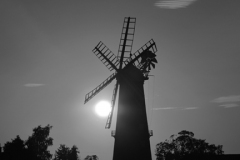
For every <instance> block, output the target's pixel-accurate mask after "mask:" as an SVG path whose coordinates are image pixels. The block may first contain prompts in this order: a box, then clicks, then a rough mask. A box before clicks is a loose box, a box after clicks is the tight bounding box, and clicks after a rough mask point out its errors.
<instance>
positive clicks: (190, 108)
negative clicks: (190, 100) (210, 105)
mask: <svg viewBox="0 0 240 160" xmlns="http://www.w3.org/2000/svg"><path fill="white" fill-rule="evenodd" d="M183 109H184V110H192V109H198V107H187V108H183Z"/></svg>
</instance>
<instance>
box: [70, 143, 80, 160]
mask: <svg viewBox="0 0 240 160" xmlns="http://www.w3.org/2000/svg"><path fill="white" fill-rule="evenodd" d="M78 153H80V152H79V150H78V148H77V146H75V145H73V146H72V148H71V150H70V154H69V160H79V157H78Z"/></svg>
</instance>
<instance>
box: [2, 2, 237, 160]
mask: <svg viewBox="0 0 240 160" xmlns="http://www.w3.org/2000/svg"><path fill="white" fill-rule="evenodd" d="M239 6H240V1H239V0H188V1H186V0H185V1H183V0H182V1H180V0H175V1H171V2H170V1H167V0H165V1H156V0H145V1H143V0H141V1H139V0H131V1H129V0H1V1H0V35H1V36H0V90H1V92H0V128H1V129H0V143H1V145H4V144H5V143H6V142H7V141H10V140H11V139H13V138H15V137H16V135H20V137H21V138H22V139H23V140H26V139H27V138H28V136H30V135H31V134H32V129H33V128H34V127H37V126H38V125H42V126H46V125H47V124H50V125H52V126H53V129H52V130H51V134H50V136H51V137H52V138H53V139H54V141H53V142H54V145H53V146H52V147H51V148H50V150H51V153H54V151H55V150H56V149H57V148H58V147H59V145H60V144H66V145H67V146H69V147H71V146H72V145H77V146H78V148H79V150H80V152H81V153H80V155H81V158H82V159H83V158H85V157H86V156H87V155H92V154H95V155H97V156H99V158H100V160H110V159H112V154H113V145H114V138H112V137H111V130H114V129H115V122H116V119H115V118H116V116H115V115H114V116H115V117H114V121H113V126H112V127H111V129H110V130H106V129H105V128H104V127H105V123H106V118H101V117H99V116H97V115H96V114H95V112H94V106H95V104H96V103H97V102H98V101H100V100H108V101H110V100H111V96H112V90H113V85H114V83H112V84H111V85H109V86H108V87H106V88H105V89H104V90H103V91H102V92H101V93H99V94H98V95H97V96H95V97H94V98H93V99H92V100H91V101H90V102H88V103H87V104H85V105H84V104H83V101H84V97H85V94H86V93H88V92H89V91H90V90H91V89H93V88H95V87H96V86H97V85H98V84H100V83H101V82H102V81H103V80H105V79H106V78H107V77H108V76H109V75H110V74H111V73H110V72H109V70H108V69H107V68H106V67H105V66H104V65H103V64H102V63H101V61H100V60H99V59H98V58H97V57H96V56H95V55H94V54H93V53H92V49H93V48H94V47H95V46H96V45H97V43H98V42H99V41H103V42H104V44H106V45H107V46H108V47H109V48H110V49H111V50H112V51H113V52H114V53H117V49H118V45H119V41H120V33H121V29H122V24H123V20H124V17H128V16H131V17H136V18H137V23H136V32H135V40H134V44H133V52H134V51H136V50H137V49H139V48H140V47H141V46H142V45H143V44H145V43H146V42H147V41H148V40H150V39H151V38H153V39H154V40H155V42H156V44H157V47H158V52H157V59H158V62H159V63H158V64H157V65H156V69H155V70H153V71H152V72H151V75H154V76H151V77H150V79H149V80H148V81H146V82H145V95H146V103H147V115H148V121H149V129H152V130H153V134H154V136H153V137H151V149H152V154H153V159H155V156H154V150H155V146H156V144H157V143H159V142H161V141H164V140H165V139H168V138H169V136H170V135H172V134H177V133H178V132H179V131H181V130H189V131H192V132H193V133H195V137H196V138H201V139H206V141H207V142H209V143H214V144H216V145H223V150H224V151H225V153H227V154H231V153H238V154H239V153H240V148H239V143H240V136H239V135H240V127H239V122H240V118H239V117H240V116H239V115H240V84H239V82H240V32H239V28H240V19H239V17H240V10H239Z"/></svg>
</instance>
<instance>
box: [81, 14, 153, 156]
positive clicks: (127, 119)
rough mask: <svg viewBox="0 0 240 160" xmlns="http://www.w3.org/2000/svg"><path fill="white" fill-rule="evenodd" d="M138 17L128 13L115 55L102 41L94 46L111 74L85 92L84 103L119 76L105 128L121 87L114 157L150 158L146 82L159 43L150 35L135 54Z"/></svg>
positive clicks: (107, 125) (95, 52)
mask: <svg viewBox="0 0 240 160" xmlns="http://www.w3.org/2000/svg"><path fill="white" fill-rule="evenodd" d="M135 24H136V18H132V17H125V18H124V22H123V28H122V33H121V38H120V44H119V48H118V54H117V56H115V54H114V53H112V52H111V51H110V49H109V48H107V47H106V46H105V45H104V44H103V43H102V42H99V43H98V44H97V46H96V47H95V48H94V49H93V53H94V54H95V55H96V56H97V57H98V58H99V59H100V60H101V61H102V62H103V64H105V66H106V67H107V68H108V69H109V70H110V71H112V70H114V71H115V72H114V73H113V74H111V75H110V76H109V77H108V78H107V79H106V80H105V81H103V82H102V83H101V84H100V85H99V86H97V87H96V88H95V89H93V90H92V91H90V92H89V93H87V94H86V96H85V103H87V102H88V101H89V100H90V99H91V98H93V97H94V96H95V95H96V94H97V93H99V92H100V91H101V90H102V89H103V88H105V87H106V86H107V85H108V84H110V83H111V82H112V81H113V80H114V79H116V81H117V82H116V85H115V87H114V90H113V97H112V103H111V107H112V110H111V112H110V114H109V116H108V119H107V123H106V126H105V128H106V129H109V128H110V127H111V122H112V116H113V111H114V106H115V101H116V97H117V92H118V89H119V100H118V112H117V122H116V130H115V132H112V136H113V137H114V138H115V143H114V151H113V160H123V159H124V160H132V159H138V160H151V159H152V157H151V149H150V141H149V138H150V136H152V131H149V129H148V123H147V114H146V104H145V98H144V88H143V84H144V81H145V80H148V74H149V72H150V70H151V67H153V68H155V64H154V63H157V60H156V58H155V57H156V54H155V53H156V52H157V47H156V44H155V42H154V41H153V40H152V39H151V40H150V41H148V42H147V43H146V44H145V45H143V46H142V47H141V48H140V49H138V50H137V51H136V52H135V53H133V54H132V45H133V40H134V33H135Z"/></svg>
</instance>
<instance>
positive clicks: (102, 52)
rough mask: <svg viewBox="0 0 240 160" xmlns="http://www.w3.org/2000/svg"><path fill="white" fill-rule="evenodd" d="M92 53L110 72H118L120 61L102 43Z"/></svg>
mask: <svg viewBox="0 0 240 160" xmlns="http://www.w3.org/2000/svg"><path fill="white" fill-rule="evenodd" d="M92 51H93V53H94V54H95V55H96V56H97V57H98V58H99V59H100V60H101V61H102V62H103V64H104V65H105V66H106V67H107V68H108V69H109V70H110V71H112V70H113V69H115V71H117V70H118V69H117V67H118V65H119V60H118V59H117V57H116V56H115V55H114V53H112V51H111V50H110V49H109V48H108V47H107V46H106V45H105V44H104V43H102V42H101V41H100V42H99V43H98V45H97V46H96V47H95V48H94V49H93V50H92Z"/></svg>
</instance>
